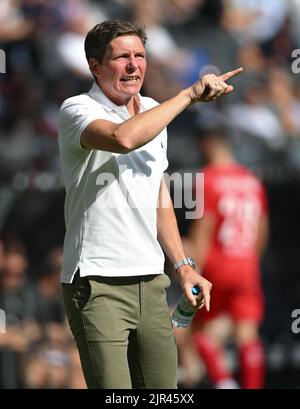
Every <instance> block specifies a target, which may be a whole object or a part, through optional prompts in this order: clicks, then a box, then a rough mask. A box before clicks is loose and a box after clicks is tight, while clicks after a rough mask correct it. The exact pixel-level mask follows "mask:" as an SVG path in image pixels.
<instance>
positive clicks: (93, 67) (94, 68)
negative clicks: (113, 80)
mask: <svg viewBox="0 0 300 409" xmlns="http://www.w3.org/2000/svg"><path fill="white" fill-rule="evenodd" d="M89 67H90V71H91V73H92V74H93V75H94V76H97V75H99V74H100V71H101V65H100V63H99V61H97V60H96V58H90V60H89Z"/></svg>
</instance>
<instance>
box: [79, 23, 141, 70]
mask: <svg viewBox="0 0 300 409" xmlns="http://www.w3.org/2000/svg"><path fill="white" fill-rule="evenodd" d="M125 35H136V36H138V37H139V38H140V39H141V41H142V43H143V45H145V44H146V40H147V37H146V33H145V28H144V26H142V25H140V24H136V23H131V22H129V21H122V20H106V21H103V22H102V23H100V24H97V25H95V27H93V28H92V29H91V30H90V31H89V32H88V33H87V36H86V38H85V42H84V50H85V55H86V59H87V61H88V62H89V60H90V58H95V59H96V60H97V61H98V62H99V63H100V64H101V63H102V61H103V58H104V55H105V53H106V50H107V46H108V44H109V43H110V42H111V41H112V40H114V39H115V38H117V37H120V36H125Z"/></svg>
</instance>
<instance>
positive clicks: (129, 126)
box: [114, 90, 191, 151]
mask: <svg viewBox="0 0 300 409" xmlns="http://www.w3.org/2000/svg"><path fill="white" fill-rule="evenodd" d="M190 104H191V98H190V96H189V91H188V90H183V91H181V92H180V93H179V94H177V95H176V96H175V97H173V98H171V99H169V100H167V101H165V102H163V103H162V104H160V105H158V106H156V107H155V108H152V109H150V110H148V111H145V112H142V113H140V114H137V115H134V116H133V117H131V118H130V119H128V120H127V121H125V122H123V123H121V124H118V125H117V127H116V129H115V132H114V136H115V138H116V139H118V140H122V141H124V144H125V145H126V147H127V149H128V150H129V151H131V150H134V149H137V148H139V147H141V146H143V145H145V144H146V143H148V142H150V141H151V140H152V139H154V138H155V137H156V136H157V135H158V134H159V133H160V132H161V131H162V130H163V129H164V128H165V127H166V126H167V125H169V123H170V122H171V121H172V120H173V119H174V118H175V117H176V116H177V115H179V114H180V113H181V112H182V111H183V110H184V109H186V108H187V107H188V106H189V105H190Z"/></svg>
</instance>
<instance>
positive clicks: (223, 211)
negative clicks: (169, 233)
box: [203, 164, 267, 287]
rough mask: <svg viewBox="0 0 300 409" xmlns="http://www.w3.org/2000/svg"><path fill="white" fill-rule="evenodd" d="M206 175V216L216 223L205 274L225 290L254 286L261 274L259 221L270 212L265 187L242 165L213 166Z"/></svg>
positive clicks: (206, 168)
mask: <svg viewBox="0 0 300 409" xmlns="http://www.w3.org/2000/svg"><path fill="white" fill-rule="evenodd" d="M203 172H204V214H205V215H209V214H211V215H213V216H214V218H215V220H216V224H215V229H214V232H213V237H212V242H211V247H210V249H209V252H208V255H207V257H206V260H205V263H204V266H203V274H204V275H205V276H206V277H207V278H208V279H209V280H211V281H212V282H213V283H214V285H215V284H217V285H218V284H220V285H222V286H223V287H227V286H228V287H229V286H230V285H232V284H234V283H235V284H237V282H238V281H239V282H241V281H242V282H243V283H244V284H245V285H246V286H247V284H251V285H253V284H254V283H255V282H256V283H257V282H258V275H259V256H258V254H257V250H256V243H257V235H258V222H259V219H260V217H261V216H262V215H263V214H265V213H266V212H267V198H266V194H265V190H264V187H263V185H262V183H261V182H260V181H259V179H258V178H257V177H256V176H255V175H254V174H253V173H252V172H250V171H249V170H248V169H246V168H245V167H244V166H241V165H239V164H231V165H228V166H215V165H210V166H207V167H205V168H204V169H203Z"/></svg>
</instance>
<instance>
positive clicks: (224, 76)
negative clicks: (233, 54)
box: [219, 67, 244, 81]
mask: <svg viewBox="0 0 300 409" xmlns="http://www.w3.org/2000/svg"><path fill="white" fill-rule="evenodd" d="M243 70H244V68H243V67H240V68H237V69H236V70H233V71H228V72H226V73H225V74H222V75H220V76H219V78H221V80H222V81H227V80H229V79H230V78H232V77H235V76H236V75H238V74H239V73H240V72H242V71H243Z"/></svg>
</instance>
